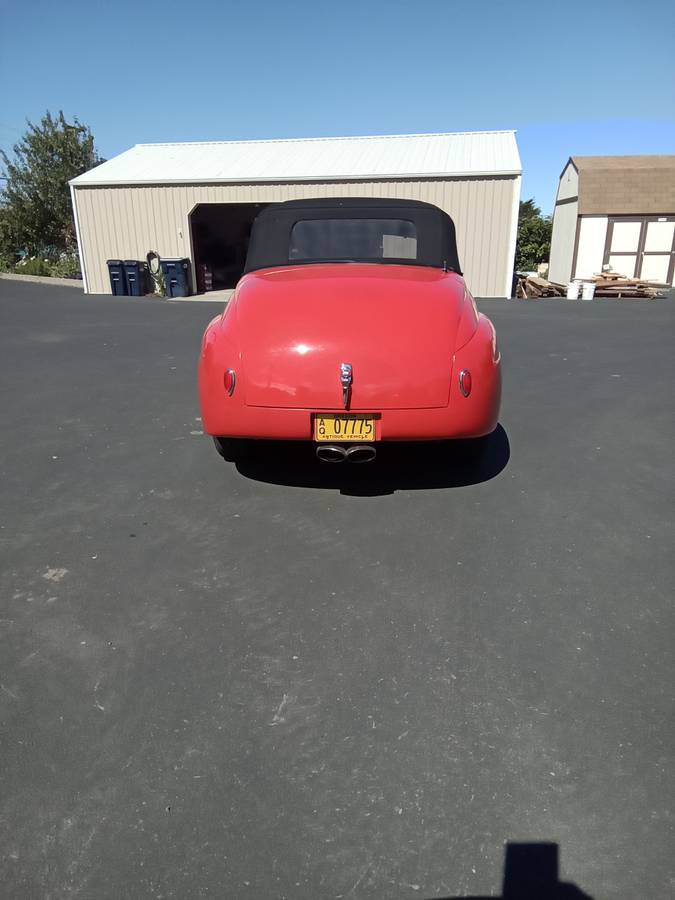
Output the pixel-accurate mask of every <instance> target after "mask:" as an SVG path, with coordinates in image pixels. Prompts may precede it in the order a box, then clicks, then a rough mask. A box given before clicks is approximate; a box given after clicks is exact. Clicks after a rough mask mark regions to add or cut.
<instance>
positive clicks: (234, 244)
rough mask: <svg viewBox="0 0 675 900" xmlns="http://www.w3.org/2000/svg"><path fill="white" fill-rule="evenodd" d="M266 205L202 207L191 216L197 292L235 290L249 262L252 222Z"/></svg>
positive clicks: (209, 205) (202, 205) (234, 204)
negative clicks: (247, 253) (248, 252)
mask: <svg viewBox="0 0 675 900" xmlns="http://www.w3.org/2000/svg"><path fill="white" fill-rule="evenodd" d="M267 205H268V204H266V203H200V204H199V205H198V206H196V207H195V208H194V209H193V211H192V213H191V214H190V229H191V232H192V249H193V252H194V261H195V273H196V279H197V290H198V291H199V293H205V292H207V291H220V290H225V289H227V288H233V287H235V286H236V284H237V282H238V281H239V278H240V277H241V273H242V272H243V270H244V263H245V262H246V252H247V250H248V242H249V238H250V235H251V226H252V224H253V220H254V219H255V217H256V216H257V215H258V213H259V212H260V210H261V209H263V208H264V207H265V206H267Z"/></svg>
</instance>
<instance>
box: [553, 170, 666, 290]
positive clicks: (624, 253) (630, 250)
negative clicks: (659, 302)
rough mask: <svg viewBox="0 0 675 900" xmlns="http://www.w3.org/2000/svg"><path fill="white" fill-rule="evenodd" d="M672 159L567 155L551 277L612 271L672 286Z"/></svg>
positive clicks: (555, 223)
mask: <svg viewBox="0 0 675 900" xmlns="http://www.w3.org/2000/svg"><path fill="white" fill-rule="evenodd" d="M674 269H675V156H571V157H570V159H569V160H568V162H567V165H566V166H565V168H564V169H563V171H562V174H561V176H560V182H559V184H558V193H557V196H556V203H555V211H554V214H553V235H552V238H551V256H550V264H549V278H550V279H551V281H555V282H558V283H560V284H565V283H567V282H568V281H570V280H572V279H574V278H580V279H583V278H591V277H592V276H593V275H595V274H599V273H602V272H615V273H617V274H619V275H623V276H624V277H627V278H640V279H643V280H644V281H654V282H659V283H662V284H671V285H672V284H673V277H674V276H675V271H674Z"/></svg>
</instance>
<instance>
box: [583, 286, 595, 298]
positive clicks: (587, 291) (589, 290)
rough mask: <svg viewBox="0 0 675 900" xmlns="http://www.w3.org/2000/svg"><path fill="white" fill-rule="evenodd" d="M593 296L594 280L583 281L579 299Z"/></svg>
mask: <svg viewBox="0 0 675 900" xmlns="http://www.w3.org/2000/svg"><path fill="white" fill-rule="evenodd" d="M594 296H595V282H594V281H584V283H583V286H582V288H581V299H582V300H592V299H593V297H594Z"/></svg>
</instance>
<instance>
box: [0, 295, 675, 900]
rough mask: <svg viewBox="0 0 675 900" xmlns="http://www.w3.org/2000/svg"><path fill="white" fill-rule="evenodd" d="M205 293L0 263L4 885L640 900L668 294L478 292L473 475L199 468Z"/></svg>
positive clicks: (657, 744)
mask: <svg viewBox="0 0 675 900" xmlns="http://www.w3.org/2000/svg"><path fill="white" fill-rule="evenodd" d="M219 308H220V307H219V306H217V305H213V306H212V305H211V304H208V303H206V304H205V303H200V304H189V303H175V304H174V303H169V302H162V301H157V300H152V299H147V300H137V299H133V298H112V297H83V296H82V295H81V294H79V293H77V292H76V291H74V290H72V289H70V288H57V287H49V288H46V287H43V286H39V285H27V284H17V283H15V282H6V281H0V384H1V388H0V391H1V397H2V400H1V404H2V448H1V449H2V452H1V455H0V477H1V482H2V488H1V495H0V554H1V566H0V572H1V573H0V579H1V580H0V586H1V591H2V593H1V601H0V602H1V606H0V688H1V690H0V723H1V726H0V740H1V742H2V746H1V749H0V875H1V877H0V882H1V883H2V885H3V888H2V890H1V893H2V896H3V897H5V898H8V900H11V898H31V900H32V898H62V897H69V898H70V897H77V898H97V900H103V898H131V897H133V898H145V897H153V898H180V900H188V898H197V897H217V898H240V897H242V898H245V897H251V898H256V900H260V898H302V900H304V898H312V900H318V898H355V900H358V898H387V900H391V898H396V900H398V898H401V900H409V898H419V900H425V898H432V897H433V898H435V897H452V898H469V897H482V896H503V897H509V898H513V897H516V896H525V894H523V893H519V894H517V893H515V888H514V884H516V882H517V878H518V875H517V873H516V875H513V872H512V873H511V875H509V874H508V873H507V883H506V885H505V886H504V888H502V879H503V877H504V845H505V843H506V842H509V843H510V844H511V845H513V844H524V843H532V842H553V843H555V844H557V845H558V848H559V856H560V880H561V882H567V883H573V884H574V885H576V887H577V889H578V892H577V893H575V892H573V889H572V888H569V889H565V888H563V887H559V888H558V889H555V890H554V888H553V887H551V886H550V885H549V888H548V889H546V890H543V889H541V890H540V892H539V893H537V894H536V896H537V897H539V898H541V900H546V898H548V897H563V896H564V897H566V898H568V897H581V896H583V895H586V896H588V897H592V898H594V900H605V898H607V900H610V898H611V900H623V898H625V900H637V898H645V900H646V898H649V900H660V898H664V900H665V898H670V897H672V896H673V893H674V892H675V880H674V879H673V864H672V852H671V851H672V830H671V829H672V819H671V818H670V804H669V793H670V792H669V790H668V787H669V783H670V782H671V779H672V771H673V752H672V748H673V728H672V684H673V656H672V649H671V644H672V635H673V631H672V626H673V621H672V595H673V584H674V578H673V574H674V573H673V562H672V554H671V549H672V538H673V518H674V515H673V438H674V437H675V434H674V429H673V395H672V390H673V376H674V374H675V371H674V369H675V365H674V362H673V360H674V358H675V356H674V354H673V338H674V337H675V327H674V326H675V305H674V304H673V302H672V301H669V300H662V301H652V302H646V301H642V302H641V301H621V302H612V301H593V302H592V303H583V302H573V301H566V300H559V301H554V300H549V301H540V302H538V303H537V302H530V303H527V302H515V301H514V302H511V303H506V302H498V301H486V302H483V303H482V304H481V308H482V310H483V311H484V312H487V313H488V315H490V316H491V317H492V319H493V321H494V322H495V325H496V326H497V330H498V333H499V337H500V342H501V347H502V354H503V359H504V377H505V384H504V401H503V414H502V418H501V427H500V429H499V431H498V432H497V433H496V435H495V437H494V440H493V442H492V445H491V447H490V450H489V452H488V454H487V456H486V459H485V460H484V462H483V463H482V464H481V466H480V467H473V466H471V465H467V464H466V463H465V462H462V461H461V460H457V459H455V458H454V457H453V455H452V454H448V453H446V452H444V451H441V450H439V449H438V448H436V449H435V450H434V451H433V452H432V451H431V450H430V448H425V447H416V448H395V449H394V450H393V451H392V452H391V453H389V454H385V455H384V456H383V458H382V459H378V461H377V462H376V463H374V464H373V466H372V467H371V468H368V467H361V468H357V467H349V468H347V467H339V469H338V468H337V467H335V468H330V469H326V468H320V467H319V464H318V463H316V462H314V461H313V460H312V458H311V456H308V455H303V454H302V453H301V452H299V449H298V448H294V447H286V448H278V449H275V450H274V451H273V452H269V453H267V454H262V455H261V454H258V455H256V456H255V457H254V458H253V460H252V461H250V462H249V463H247V464H246V465H245V466H242V467H241V469H240V470H238V469H237V468H235V467H234V466H233V465H231V464H227V463H224V462H223V461H222V460H221V459H220V458H219V457H218V456H217V455H216V453H215V452H214V449H213V447H212V445H211V444H210V440H209V439H208V438H206V437H204V436H203V435H202V434H201V433H200V432H201V426H200V422H199V419H198V416H199V410H198V406H197V400H196V390H195V366H196V356H197V352H198V345H199V339H200V336H201V332H202V330H203V327H204V326H205V324H206V322H207V321H208V320H209V319H210V318H211V317H212V316H213V315H215V314H216V312H217V311H218V310H219ZM517 849H518V848H516V851H517ZM539 849H540V850H541V848H539ZM528 852H529V853H534V854H535V855H536V853H537V848H536V847H533V848H529V850H528V849H527V848H525V850H523V849H522V848H521V850H520V859H521V862H522V859H523V853H525V859H526V860H527V853H528ZM517 857H518V853H517V852H516V855H515V856H514V858H515V859H517ZM523 868H524V870H525V871H526V872H527V871H528V870H529V871H532V868H531V866H530V867H529V869H528V865H527V863H526V864H525V866H524V867H523ZM512 876H513V878H515V881H514V880H513V879H512V881H511V882H510V883H509V878H511V877H512ZM509 885H510V886H509ZM556 890H557V893H556ZM564 891H567V892H566V893H565V892H564ZM581 892H583V894H582V893H581ZM526 896H527V897H529V898H533V897H534V896H535V894H534V893H532V892H530V893H529V894H527V895H526Z"/></svg>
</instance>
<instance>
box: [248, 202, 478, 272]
mask: <svg viewBox="0 0 675 900" xmlns="http://www.w3.org/2000/svg"><path fill="white" fill-rule="evenodd" d="M361 219H363V220H368V219H370V220H373V221H374V222H379V223H380V225H381V221H382V220H395V221H397V222H399V223H401V222H404V223H405V224H406V226H408V227H409V228H410V233H414V234H415V236H416V244H415V245H413V246H414V248H415V249H414V250H413V251H412V254H410V255H408V256H407V257H406V258H404V257H400V258H397V257H396V256H392V255H387V256H384V255H383V251H382V252H380V255H373V251H372V247H367V246H366V245H365V244H364V249H363V250H362V251H360V252H359V253H358V254H357V255H356V256H355V255H354V253H353V252H352V253H350V254H349V260H348V261H349V262H373V263H375V262H376V263H382V264H385V265H386V264H387V263H388V264H395V265H413V266H431V267H433V268H437V269H449V270H451V271H453V272H457V273H458V274H460V275H461V274H462V273H461V269H460V265H459V258H458V256H457V241H456V238H455V225H454V223H453V221H452V219H451V218H450V216H449V215H448V214H447V213H444V212H443V211H442V210H440V209H439V208H438V207H437V206H433V205H432V204H431V203H423V202H421V201H420V200H391V199H378V198H372V197H337V198H322V199H317V200H288V201H286V202H285V203H274V204H270V206H267V207H266V208H265V209H263V210H262V211H261V212H260V213H258V215H257V217H256V219H255V221H254V223H253V228H252V230H251V240H250V243H249V247H248V255H247V257H246V267H245V268H244V274H245V273H246V272H253V271H255V270H256V269H268V268H275V267H279V266H289V265H307V264H308V263H318V262H337V261H341V259H342V258H341V257H340V256H333V255H330V256H326V255H323V257H322V258H321V257H319V256H316V257H314V256H311V255H310V256H308V255H304V256H302V258H294V254H296V255H297V251H295V250H294V249H293V248H292V243H293V235H294V234H296V233H297V232H294V227H295V226H296V225H297V223H298V222H311V221H317V220H318V221H322V222H324V223H326V225H336V224H337V222H336V220H343V221H344V220H361ZM362 227H367V226H365V223H363V226H362ZM394 246H399V245H394ZM361 252H362V253H363V254H364V255H363V256H361ZM411 256H414V258H411ZM345 261H347V260H345Z"/></svg>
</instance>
